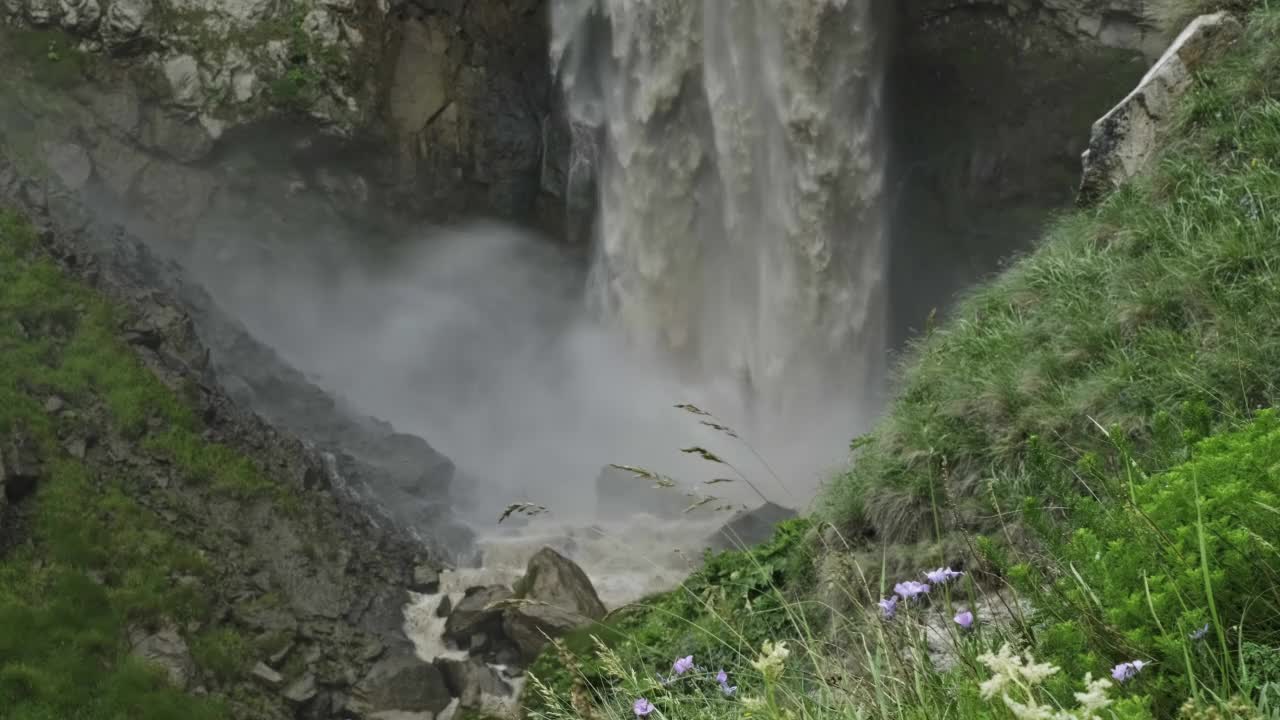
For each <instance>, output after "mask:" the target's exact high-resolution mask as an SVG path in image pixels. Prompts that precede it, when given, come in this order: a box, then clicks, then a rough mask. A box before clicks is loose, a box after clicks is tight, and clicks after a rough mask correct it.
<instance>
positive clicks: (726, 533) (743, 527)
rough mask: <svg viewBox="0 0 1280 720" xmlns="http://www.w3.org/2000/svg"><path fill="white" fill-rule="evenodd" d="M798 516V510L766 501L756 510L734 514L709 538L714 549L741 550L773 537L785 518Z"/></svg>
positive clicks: (708, 544)
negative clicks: (775, 529)
mask: <svg viewBox="0 0 1280 720" xmlns="http://www.w3.org/2000/svg"><path fill="white" fill-rule="evenodd" d="M795 516H796V511H795V510H792V509H791V508H785V507H782V506H781V505H777V504H775V503H765V504H764V505H761V506H760V507H758V508H756V509H754V510H746V511H743V512H740V513H738V514H737V515H734V516H733V517H732V518H731V519H730V520H729V522H727V523H725V524H724V526H722V527H721V528H720V529H719V530H717V531H715V532H714V533H712V534H711V536H710V537H708V538H707V540H706V544H707V547H709V548H711V549H712V550H716V551H719V550H740V549H742V548H747V547H751V546H752V545H759V544H760V543H762V542H765V541H767V540H768V539H769V538H771V537H773V530H774V528H776V527H777V526H778V523H780V522H782V521H783V520H790V519H791V518H793V517H795Z"/></svg>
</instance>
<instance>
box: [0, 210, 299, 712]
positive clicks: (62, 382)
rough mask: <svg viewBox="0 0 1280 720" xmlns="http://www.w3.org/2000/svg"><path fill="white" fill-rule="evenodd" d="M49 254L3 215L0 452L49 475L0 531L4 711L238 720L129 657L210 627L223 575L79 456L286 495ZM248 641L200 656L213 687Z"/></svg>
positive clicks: (224, 639)
mask: <svg viewBox="0 0 1280 720" xmlns="http://www.w3.org/2000/svg"><path fill="white" fill-rule="evenodd" d="M36 246H37V242H36V239H35V234H34V231H33V230H32V228H31V227H30V226H29V225H27V224H26V222H25V221H24V220H22V219H21V218H20V217H18V216H17V215H14V214H12V213H9V212H0V442H3V441H8V440H9V439H10V438H15V437H19V436H20V437H22V438H24V439H25V442H26V443H27V445H29V446H30V447H31V451H32V453H33V454H34V456H35V458H36V460H37V461H38V462H39V465H40V478H39V481H38V484H37V487H36V490H35V493H34V495H32V496H31V497H29V498H27V499H25V500H23V501H21V502H20V503H18V504H17V505H15V506H11V507H10V508H8V510H7V511H6V512H5V513H4V516H3V519H2V520H0V523H3V524H4V526H3V528H2V530H3V536H4V537H5V538H6V539H7V540H6V546H7V547H8V549H7V550H6V551H5V554H4V555H3V557H0V707H3V708H4V709H5V711H4V716H5V717H6V718H14V720H28V719H31V720H35V719H37V718H38V719H40V720H47V719H49V718H68V717H75V718H85V719H95V718H103V719H104V720H108V719H109V720H116V719H117V718H120V717H138V718H174V719H175V720H176V719H178V718H182V719H184V720H185V719H188V718H195V719H197V720H199V719H203V718H222V717H226V716H227V713H226V709H225V708H224V706H223V705H222V704H221V703H220V702H219V701H217V700H216V699H193V698H190V697H187V696H185V695H184V694H183V693H181V692H180V691H178V690H177V689H175V688H172V687H170V686H169V684H168V680H167V679H166V678H165V676H164V675H163V673H161V672H159V671H158V670H157V669H156V668H153V667H149V666H147V665H145V664H143V663H142V662H141V661H139V660H137V659H135V658H132V657H130V655H129V653H128V643H127V639H126V635H127V631H128V630H129V629H132V628H148V627H157V626H159V625H160V624H162V623H176V624H177V625H178V626H179V627H184V626H186V625H187V624H188V623H192V622H199V623H207V622H208V621H209V620H210V618H209V617H208V615H209V612H210V607H209V605H210V598H209V597H208V595H207V592H208V590H207V588H208V587H209V586H210V585H212V584H214V582H215V578H214V577H213V576H212V575H213V569H212V563H210V562H209V561H208V560H207V559H206V558H205V556H204V554H203V552H202V551H201V550H199V549H198V548H196V547H194V546H193V545H191V544H190V543H189V542H187V541H185V540H183V539H181V538H180V537H178V536H177V535H175V534H174V532H173V531H172V529H171V528H170V527H169V526H168V525H167V524H166V523H165V521H164V520H163V519H162V518H160V517H159V516H158V515H157V513H156V512H155V511H154V510H152V509H149V508H148V507H144V506H143V505H142V504H140V503H139V501H138V498H139V497H140V496H142V495H145V494H146V493H147V492H148V491H149V490H151V489H150V488H148V487H147V484H148V483H150V480H149V479H147V478H145V477H140V476H139V475H138V474H137V473H134V472H130V471H129V470H128V469H126V468H124V467H122V466H120V465H118V464H105V465H104V464H101V463H94V462H92V460H91V459H83V458H84V457H85V456H84V453H83V451H81V452H78V453H73V452H71V451H70V450H68V449H67V448H68V447H69V446H70V445H73V444H75V443H76V442H80V443H86V442H90V441H92V440H97V441H102V442H108V441H109V440H110V438H112V437H119V438H120V439H122V440H123V441H124V442H127V443H130V444H132V445H134V446H135V447H137V448H138V452H140V453H141V452H150V453H152V455H153V456H154V457H159V458H164V459H166V460H167V462H169V463H172V465H173V467H174V468H176V469H177V470H178V472H177V473H176V474H177V475H178V476H180V477H181V480H182V481H183V482H186V483H191V484H193V486H194V487H206V488H208V491H209V492H212V493H214V494H216V495H222V496H224V497H232V498H245V499H256V498H262V497H276V496H279V497H284V496H287V495H288V492H287V491H286V490H285V489H283V488H281V487H280V486H277V485H275V484H273V483H271V482H270V480H269V479H267V478H266V476H265V475H263V474H262V473H261V472H260V471H259V470H258V469H257V468H256V467H255V466H254V464H253V463H251V462H250V461H249V460H248V459H246V458H244V457H243V456H240V455H238V454H237V453H236V452H234V451H233V450H231V449H230V448H227V447H225V446H221V445H217V444H214V443H210V442H207V441H205V440H204V439H203V437H202V432H203V427H202V425H201V423H200V422H199V421H198V419H197V418H196V417H195V415H194V414H193V412H192V411H191V409H190V408H189V407H187V406H186V405H184V404H183V402H182V401H181V400H180V399H179V397H178V396H176V395H175V394H174V393H173V392H171V391H170V390H169V389H168V388H166V387H165V386H164V385H162V384H161V383H160V382H159V380H158V379H157V378H156V377H155V376H154V375H152V374H151V373H150V372H148V371H147V370H146V369H145V368H144V367H142V365H141V364H140V363H139V362H138V360H137V358H136V357H135V356H134V354H133V353H132V352H131V351H130V350H129V348H128V347H126V346H125V345H124V343H123V342H122V341H121V339H120V337H119V332H118V331H119V328H121V327H122V324H121V318H120V317H118V312H117V311H116V310H115V308H114V307H113V306H111V305H110V304H109V303H108V302H106V301H105V300H104V299H103V298H101V297H100V296H98V295H97V294H95V293H94V292H92V291H90V290H88V289H87V288H85V287H83V286H80V285H78V284H77V283H75V282H72V281H71V280H69V279H68V278H67V277H66V276H65V275H63V274H62V272H61V271H60V270H59V269H58V268H57V267H56V266H55V265H54V264H53V263H52V262H50V261H48V260H47V259H45V258H43V257H42V256H41V255H40V254H39V251H38V249H37V247H36ZM50 403H54V404H53V405H51V404H50ZM51 408H53V409H51ZM183 578H185V579H186V580H187V581H185V582H178V580H179V579H183ZM247 643H248V641H247V640H245V639H244V638H242V637H241V636H240V635H239V633H238V631H236V630H235V629H233V628H230V627H226V628H218V629H215V630H212V631H210V632H207V633H206V634H205V635H203V636H201V637H200V638H199V639H198V640H197V641H196V642H195V643H194V648H193V654H194V655H195V656H196V659H197V660H198V661H199V664H200V665H201V666H202V667H204V668H205V669H207V670H208V671H210V672H212V673H214V675H215V676H218V677H222V676H224V675H227V676H229V675H228V674H229V673H231V672H232V670H231V666H232V665H233V664H237V663H242V662H243V657H242V655H240V654H238V653H237V652H236V648H243V647H247ZM238 669H240V670H242V669H243V664H240V666H239V668H238Z"/></svg>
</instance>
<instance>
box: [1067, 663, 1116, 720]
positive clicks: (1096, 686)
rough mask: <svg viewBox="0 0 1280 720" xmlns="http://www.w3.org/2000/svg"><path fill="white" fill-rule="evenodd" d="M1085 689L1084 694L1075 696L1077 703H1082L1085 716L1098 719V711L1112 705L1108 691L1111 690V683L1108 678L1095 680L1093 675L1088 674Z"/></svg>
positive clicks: (1085, 678) (1091, 719) (1081, 706)
mask: <svg viewBox="0 0 1280 720" xmlns="http://www.w3.org/2000/svg"><path fill="white" fill-rule="evenodd" d="M1084 687H1085V691H1084V692H1082V693H1076V694H1075V696H1076V702H1078V703H1080V709H1081V710H1082V711H1083V712H1084V716H1085V717H1086V718H1089V720H1093V718H1096V717H1097V715H1096V714H1095V712H1096V711H1098V710H1101V709H1102V708H1104V707H1106V706H1108V705H1110V704H1111V698H1109V697H1107V690H1109V689H1111V681H1110V680H1107V679H1106V678H1098V679H1097V680H1094V679H1093V674H1092V673H1086V674H1085V676H1084Z"/></svg>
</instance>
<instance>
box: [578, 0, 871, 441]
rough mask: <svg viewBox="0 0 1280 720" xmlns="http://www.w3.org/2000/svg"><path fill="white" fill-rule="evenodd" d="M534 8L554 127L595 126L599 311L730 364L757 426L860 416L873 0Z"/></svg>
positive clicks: (644, 1) (674, 349) (702, 365)
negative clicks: (542, 14) (555, 85)
mask: <svg viewBox="0 0 1280 720" xmlns="http://www.w3.org/2000/svg"><path fill="white" fill-rule="evenodd" d="M552 7H553V20H552V32H553V43H552V54H553V63H554V65H555V67H556V69H557V72H558V74H559V76H560V80H561V83H562V85H563V88H564V91H565V96H566V101H567V104H568V109H569V114H570V118H571V121H572V122H574V123H575V124H576V125H578V126H579V127H581V126H587V127H594V128H597V129H598V134H599V136H600V137H601V140H600V147H599V148H598V167H596V168H594V170H595V172H596V174H597V176H598V183H599V193H598V194H599V209H598V222H597V234H598V238H597V248H598V249H597V258H596V262H595V267H594V270H593V273H594V282H593V289H592V300H593V301H594V302H595V303H597V304H598V309H599V310H600V311H601V312H602V313H603V315H604V316H605V317H606V318H608V319H609V321H610V322H611V323H612V324H614V325H615V326H616V327H619V328H621V329H622V330H623V331H625V332H626V333H627V334H628V335H629V336H630V338H631V339H632V340H633V342H634V343H635V344H636V345H637V346H639V347H643V348H646V349H652V348H660V349H662V350H665V351H666V352H667V353H668V355H669V356H670V357H672V358H673V359H674V360H675V361H676V362H677V364H678V365H679V366H680V367H681V368H682V369H684V370H685V371H686V372H688V373H690V374H692V375H693V376H695V377H700V378H704V379H722V378H724V377H734V378H737V379H738V381H739V382H741V383H742V384H743V386H744V389H745V390H746V392H745V394H746V395H747V396H748V397H749V398H752V399H755V400H756V402H757V404H756V406H755V408H754V415H755V418H754V419H758V418H761V417H768V418H769V423H768V425H779V426H781V425H782V424H783V423H793V422H795V421H797V420H803V419H805V418H812V417H813V416H814V415H819V416H822V415H829V412H830V410H831V407H830V406H831V405H832V404H834V405H836V406H837V407H841V406H842V407H846V408H851V407H852V408H860V409H861V410H862V411H863V414H865V413H866V412H867V411H868V405H869V404H871V403H873V402H874V396H875V389H876V388H877V386H878V385H879V380H880V377H881V374H882V370H883V356H884V352H885V344H886V338H885V316H886V304H887V299H886V289H885V276H886V262H887V261H886V248H885V219H884V212H883V210H882V207H881V195H882V191H883V184H884V175H885V145H886V143H885V142H884V139H883V131H884V128H883V127H882V124H883V123H882V119H881V116H882V114H881V105H882V93H883V75H884V58H883V54H884V47H883V35H884V33H883V32H881V29H882V24H881V22H880V21H881V19H882V17H881V16H882V15H883V14H884V11H885V9H886V8H885V7H884V3H882V2H880V1H879V0H555V1H554V3H553V6H552ZM577 135H579V133H575V136H577ZM768 425H766V426H765V428H767V427H768ZM757 428H758V429H759V424H758V423H757Z"/></svg>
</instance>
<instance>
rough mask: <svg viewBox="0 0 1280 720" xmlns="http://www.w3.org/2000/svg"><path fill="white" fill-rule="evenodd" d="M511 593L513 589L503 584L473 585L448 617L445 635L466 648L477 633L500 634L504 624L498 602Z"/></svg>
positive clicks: (509, 597) (508, 596) (508, 597)
mask: <svg viewBox="0 0 1280 720" xmlns="http://www.w3.org/2000/svg"><path fill="white" fill-rule="evenodd" d="M511 595H512V594H511V590H509V589H507V588H505V587H502V586H501V585H490V586H488V587H474V588H469V589H468V590H467V592H466V595H465V596H464V597H463V598H462V599H461V600H459V601H458V602H457V604H456V605H454V606H453V612H451V613H450V614H449V619H448V620H446V621H445V624H444V637H445V639H447V640H451V641H453V642H455V643H457V644H458V645H459V646H461V647H464V648H466V647H470V645H471V639H472V638H473V637H476V636H478V635H487V636H490V637H493V636H496V635H497V634H498V633H499V632H500V631H501V628H502V608H501V607H500V606H498V603H501V602H502V601H504V600H509V599H511Z"/></svg>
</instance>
